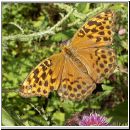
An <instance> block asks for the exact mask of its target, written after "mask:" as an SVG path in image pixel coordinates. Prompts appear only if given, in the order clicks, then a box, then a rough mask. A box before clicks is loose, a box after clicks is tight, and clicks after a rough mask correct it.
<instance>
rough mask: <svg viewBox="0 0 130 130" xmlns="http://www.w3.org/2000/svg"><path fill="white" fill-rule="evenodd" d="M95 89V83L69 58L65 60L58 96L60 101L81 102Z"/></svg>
mask: <svg viewBox="0 0 130 130" xmlns="http://www.w3.org/2000/svg"><path fill="white" fill-rule="evenodd" d="M94 89H95V83H94V82H93V80H92V79H91V78H90V77H89V75H86V74H84V73H83V72H82V71H81V70H80V69H79V68H78V67H77V66H76V64H75V63H74V62H73V61H71V59H70V58H69V57H66V58H65V63H64V69H63V72H62V80H61V84H60V87H59V89H58V94H59V95H60V96H61V98H62V99H70V100H76V101H79V100H83V99H85V98H86V97H87V96H89V95H90V94H91V93H92V91H93V90H94Z"/></svg>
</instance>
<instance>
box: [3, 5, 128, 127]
mask: <svg viewBox="0 0 130 130" xmlns="http://www.w3.org/2000/svg"><path fill="white" fill-rule="evenodd" d="M108 7H109V8H111V9H113V10H114V11H115V12H116V13H117V21H116V24H115V28H116V34H115V36H114V45H113V48H114V49H115V50H116V53H117V64H118V66H119V70H117V71H115V73H114V74H112V75H111V76H110V78H109V79H106V80H104V81H103V83H101V84H98V85H97V89H96V90H95V91H94V92H93V94H92V95H91V96H90V97H89V98H87V99H86V100H85V101H81V102H72V101H68V100H67V101H61V100H60V99H59V96H58V95H57V93H56V92H54V93H51V94H50V95H49V97H48V99H46V98H44V97H33V98H28V99H24V98H22V97H20V96H19V95H18V89H19V87H20V85H21V84H22V82H23V81H24V79H25V77H26V76H27V74H28V73H29V72H30V71H31V69H32V68H34V67H35V66H36V65H37V64H38V63H39V62H40V61H41V60H42V59H45V58H47V57H49V56H51V55H52V54H54V53H57V52H59V50H60V49H59V46H58V45H59V43H60V42H62V41H64V40H69V39H71V38H72V36H73V35H74V33H75V32H76V30H77V29H78V28H79V27H80V26H81V25H82V24H83V23H84V22H83V21H84V20H85V18H86V16H87V18H89V17H88V16H91V15H95V14H96V13H97V12H98V11H99V12H100V11H102V10H104V8H108ZM71 9H73V12H72V13H71V12H70V10H71ZM127 10H128V7H127V4H126V3H113V4H110V3H72V4H70V3H68V4H63V3H49V4H47V3H37V4H36V3H2V37H3V38H2V40H3V41H2V106H3V109H2V125H3V126H48V125H49V126H52V125H55V126H56V125H57V126H58V125H64V124H65V121H66V120H67V119H68V118H69V117H70V116H71V115H72V114H74V113H75V112H82V111H83V110H86V109H91V110H93V109H96V110H97V111H101V112H102V113H103V114H105V115H106V116H110V117H111V118H112V120H111V121H112V122H114V121H116V122H117V123H118V122H121V123H124V124H127V121H128V119H127V114H128V110H127V106H128V102H127V98H128V88H127V82H128V76H127V68H128V44H127V42H128V35H127V31H128V16H127ZM69 12H70V15H69V16H68V17H65V16H66V15H67V14H68V13H69ZM88 14H90V15H88ZM63 18H64V20H63V21H62V19H63ZM58 22H59V24H58V26H56V27H55V25H57V23H58ZM51 27H55V28H52V30H49V29H50V28H51ZM120 27H121V28H124V29H126V33H125V34H124V35H123V36H120V35H118V31H119V29H120ZM48 30H49V31H48ZM46 31H48V32H47V33H45V32H46ZM39 32H41V34H42V32H44V34H42V35H38V33H39ZM33 33H34V34H35V35H31V37H30V36H28V35H30V34H33ZM11 36H13V37H14V38H12V37H11ZM23 37H24V38H23ZM7 39H8V40H7Z"/></svg>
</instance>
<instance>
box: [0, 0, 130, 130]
mask: <svg viewBox="0 0 130 130" xmlns="http://www.w3.org/2000/svg"><path fill="white" fill-rule="evenodd" d="M3 2H22V3H23V2H35V3H38V2H43V3H44V2H45V3H49V2H53V3H54V2H66V3H67V2H70V3H71V2H91V3H92V2H119V3H121V2H127V3H128V1H127V0H122V1H118V0H114V1H113V0H109V1H107V0H100V1H99V0H93V1H91V0H90V1H89V0H79V1H75V0H53V1H52V0H47V1H44V0H38V1H36V0H28V1H27V0H1V2H0V14H1V3H3ZM0 24H1V20H0ZM1 26H2V24H1ZM1 26H0V30H1V28H2V27H1ZM1 32H2V31H0V35H1V37H2V34H1ZM0 40H1V39H0ZM1 43H2V40H1ZM0 53H1V44H0ZM1 61H2V53H1V56H0V62H1ZM1 65H2V63H1ZM1 67H2V66H1ZM1 70H2V69H1V68H0V72H2V71H1ZM128 72H129V3H128ZM1 76H2V73H1V75H0V79H1V80H0V84H1V83H2V77H1ZM0 93H2V92H1V87H0ZM1 101H2V99H1ZM0 106H2V105H1V102H0ZM0 117H2V116H1V108H0ZM1 121H2V119H1V118H0V126H1ZM1 128H2V129H21V128H23V129H36V128H37V129H43V128H44V129H50V128H53V129H103V128H104V129H122V128H124V129H128V128H129V73H128V126H86V127H85V126H1Z"/></svg>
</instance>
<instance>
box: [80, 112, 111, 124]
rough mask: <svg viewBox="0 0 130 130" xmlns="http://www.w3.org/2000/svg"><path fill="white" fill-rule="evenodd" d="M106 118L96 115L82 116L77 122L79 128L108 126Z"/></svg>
mask: <svg viewBox="0 0 130 130" xmlns="http://www.w3.org/2000/svg"><path fill="white" fill-rule="evenodd" d="M108 125H109V123H108V122H107V118H106V117H104V116H101V115H99V114H97V113H91V114H90V115H84V116H83V117H82V120H80V121H79V126H108Z"/></svg>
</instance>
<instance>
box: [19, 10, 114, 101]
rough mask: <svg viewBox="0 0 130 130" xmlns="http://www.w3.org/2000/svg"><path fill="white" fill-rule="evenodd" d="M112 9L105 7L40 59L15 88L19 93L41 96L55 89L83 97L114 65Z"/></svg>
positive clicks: (76, 98)
mask: <svg viewBox="0 0 130 130" xmlns="http://www.w3.org/2000/svg"><path fill="white" fill-rule="evenodd" d="M114 17H115V15H114V13H113V12H112V11H111V10H107V11H104V12H101V13H99V14H98V15H96V16H94V17H93V18H91V19H90V20H89V21H88V22H86V23H85V24H84V25H83V26H82V27H81V28H80V29H79V30H78V31H77V32H76V34H75V35H74V37H73V38H72V39H71V40H70V41H68V42H65V43H64V44H62V47H61V52H60V53H58V54H54V55H52V56H50V57H49V58H47V59H45V60H43V61H42V62H40V63H39V64H38V65H37V66H36V67H35V68H34V69H33V70H32V71H31V72H30V74H29V75H28V76H27V78H26V79H25V81H24V82H23V85H22V86H21V88H20V90H19V94H20V95H21V96H23V97H32V96H44V97H48V95H49V94H50V92H52V91H57V92H58V95H59V96H60V97H61V98H62V99H69V100H73V101H80V100H84V99H86V97H88V96H89V95H91V93H92V92H93V90H94V89H95V88H96V83H100V82H101V81H102V80H103V79H104V78H105V77H108V76H109V75H110V74H111V73H112V72H113V71H114V69H115V67H116V54H115V52H114V50H113V49H112V48H110V46H111V45H112V37H113V34H114V32H113V25H114Z"/></svg>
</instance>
